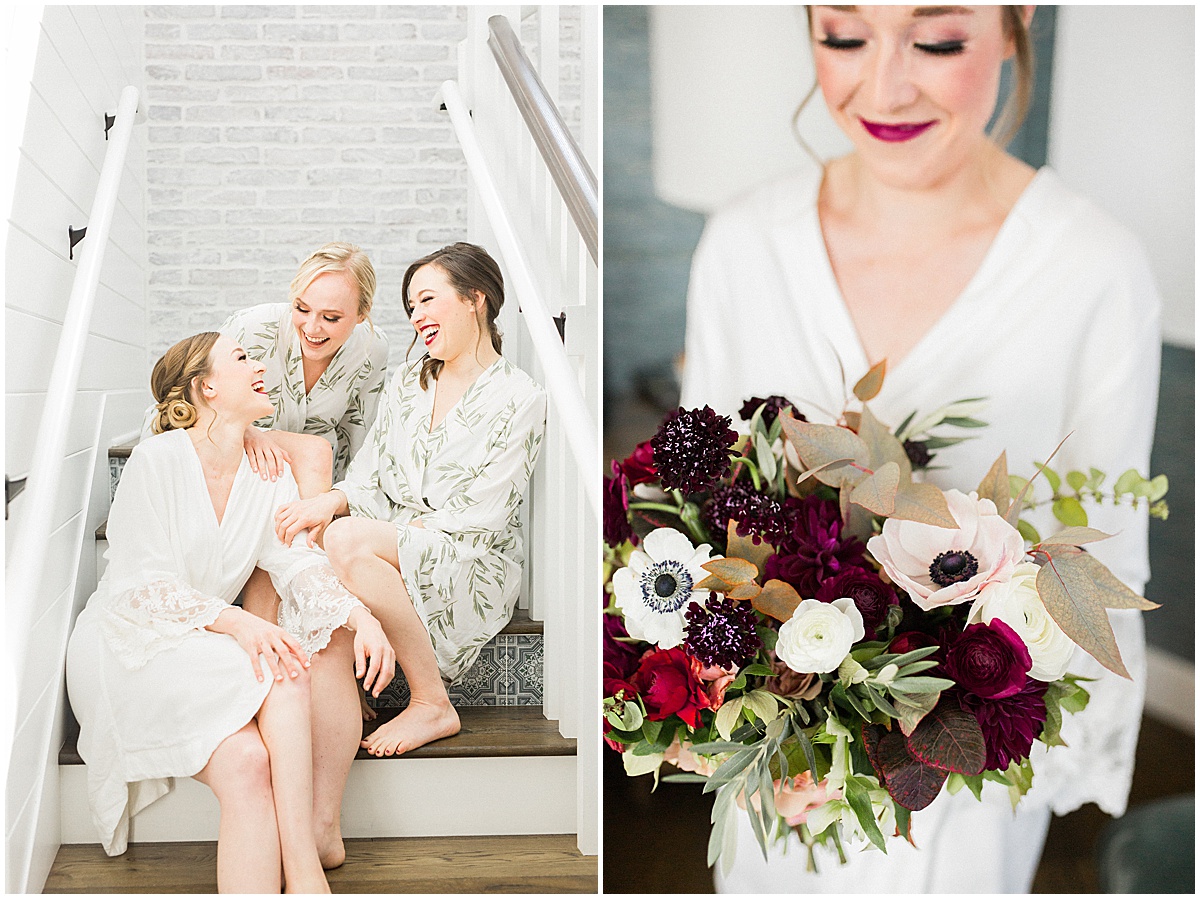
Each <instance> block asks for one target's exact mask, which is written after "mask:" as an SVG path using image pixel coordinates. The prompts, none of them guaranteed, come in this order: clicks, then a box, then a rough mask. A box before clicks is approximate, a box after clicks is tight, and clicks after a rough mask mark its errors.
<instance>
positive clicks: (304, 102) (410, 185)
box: [145, 6, 580, 365]
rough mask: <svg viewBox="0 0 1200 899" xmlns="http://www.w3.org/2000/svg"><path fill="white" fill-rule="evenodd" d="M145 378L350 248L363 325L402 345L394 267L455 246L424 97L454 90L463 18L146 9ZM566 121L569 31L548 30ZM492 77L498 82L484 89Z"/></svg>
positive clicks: (451, 173) (429, 11)
mask: <svg viewBox="0 0 1200 899" xmlns="http://www.w3.org/2000/svg"><path fill="white" fill-rule="evenodd" d="M145 12H146V19H145V22H146V25H145V42H146V44H145V61H146V62H145V71H146V81H147V94H148V108H147V114H148V116H149V123H148V147H149V148H148V153H147V179H146V180H147V231H148V235H147V238H148V245H149V246H148V249H149V268H150V275H149V287H148V294H149V295H148V300H149V309H150V341H149V353H150V359H149V360H148V362H147V364H148V365H149V364H150V363H151V362H152V361H153V359H156V358H157V357H158V355H159V354H161V352H162V351H163V350H164V349H166V347H168V346H169V345H170V344H171V343H173V342H174V341H175V340H177V339H179V338H180V337H183V336H186V335H187V334H191V333H194V332H196V331H199V330H204V329H206V328H212V327H215V326H216V325H218V324H219V323H220V322H221V321H222V320H223V319H224V317H225V316H226V315H227V314H228V313H229V312H231V311H233V310H235V309H239V308H242V307H245V306H248V305H252V304H254V303H261V302H278V301H283V300H284V299H286V294H287V285H288V283H289V282H290V281H291V278H292V276H293V275H294V274H295V269H296V267H297V265H298V264H299V263H300V261H301V260H303V259H304V257H305V256H307V255H308V253H309V252H311V251H312V250H313V249H315V248H316V247H317V246H319V245H320V244H322V243H324V242H326V241H329V240H348V241H352V242H354V243H357V244H359V245H360V246H362V247H363V249H365V250H366V251H367V253H368V254H369V255H370V257H371V260H372V262H373V263H374V265H375V270H376V273H377V274H378V276H379V289H378V291H377V293H376V297H375V304H376V305H375V310H374V311H373V313H372V319H373V320H374V321H375V322H376V323H377V324H379V325H380V326H382V327H383V328H385V329H386V330H387V332H388V334H389V335H390V336H391V338H392V351H393V352H392V363H393V365H394V364H395V363H396V362H398V361H399V359H400V358H402V356H403V353H404V351H405V350H406V349H407V345H408V338H409V332H408V326H407V321H406V319H405V318H404V315H403V311H402V310H403V307H402V305H401V303H400V297H399V288H400V281H401V278H402V277H403V274H404V269H405V267H406V266H407V265H408V263H409V262H411V261H412V260H413V259H416V258H418V257H419V256H422V255H424V254H426V253H428V252H429V251H431V250H434V249H436V248H438V247H440V246H442V245H444V244H446V243H449V242H451V241H454V240H461V239H465V237H466V233H467V231H466V208H467V193H466V186H467V173H466V169H465V165H464V163H463V159H462V154H461V152H460V151H459V149H458V146H457V143H456V141H455V138H454V134H453V130H452V128H451V126H450V123H449V119H448V118H447V117H446V114H445V113H443V112H440V111H439V110H438V109H437V108H436V105H435V103H434V97H435V95H436V93H437V89H438V87H439V85H440V84H441V82H442V81H444V80H446V79H448V78H456V77H457V74H458V73H457V55H456V48H457V44H458V42H459V41H461V40H462V39H463V38H464V37H465V34H466V11H465V9H464V8H463V7H459V6H148V7H146V8H145ZM561 30H562V37H561V44H562V52H561V54H560V55H561V57H562V62H561V67H560V78H561V79H562V80H563V83H564V84H563V88H562V91H561V93H562V97H563V99H564V106H565V107H566V111H565V115H566V118H567V120H568V121H569V122H572V123H573V124H574V123H575V122H576V120H577V119H578V117H579V103H578V98H579V87H578V82H579V56H580V54H579V31H580V28H579V20H578V11H577V10H576V14H575V16H574V17H573V18H572V17H567V18H566V20H565V21H564V22H563V25H562V29H561ZM497 77H499V76H498V75H497Z"/></svg>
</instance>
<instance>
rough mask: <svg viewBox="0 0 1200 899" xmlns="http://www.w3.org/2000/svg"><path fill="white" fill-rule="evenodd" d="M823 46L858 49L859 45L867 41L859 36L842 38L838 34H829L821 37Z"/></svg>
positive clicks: (833, 48) (838, 48)
mask: <svg viewBox="0 0 1200 899" xmlns="http://www.w3.org/2000/svg"><path fill="white" fill-rule="evenodd" d="M819 43H821V44H822V45H823V46H825V47H828V48H829V49H830V50H857V49H858V48H859V47H861V46H863V45H864V44H866V41H864V40H860V39H858V38H841V37H837V36H836V35H832V34H827V35H825V37H823V38H821V40H820V42H819Z"/></svg>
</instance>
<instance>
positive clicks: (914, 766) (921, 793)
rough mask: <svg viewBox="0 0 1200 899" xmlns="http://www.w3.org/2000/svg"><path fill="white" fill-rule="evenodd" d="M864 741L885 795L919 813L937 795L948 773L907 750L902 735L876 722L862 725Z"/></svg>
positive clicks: (906, 744)
mask: <svg viewBox="0 0 1200 899" xmlns="http://www.w3.org/2000/svg"><path fill="white" fill-rule="evenodd" d="M863 743H864V745H865V747H866V750H867V757H868V758H869V759H870V760H871V765H872V767H874V768H875V774H876V775H877V776H878V777H879V780H880V782H881V783H882V784H883V787H884V789H885V790H887V791H888V794H889V795H890V796H891V797H892V798H893V799H894V800H896V802H897V803H898V804H899V805H901V806H903V807H904V808H906V809H908V810H909V811H913V812H919V811H920V810H921V809H923V808H925V806H927V805H929V803H931V802H933V800H934V799H936V798H937V795H938V793H940V792H941V791H942V784H944V783H945V782H946V778H947V777H949V776H950V772H948V771H941V770H938V769H937V768H934V767H932V766H931V765H926V764H925V763H924V762H922V761H921V760H920V759H919V758H917V757H916V756H914V755H913V754H912V753H911V752H909V751H908V743H907V741H906V740H905V738H904V735H903V734H901V733H899V732H898V731H889V730H885V729H884V728H882V727H880V726H878V725H868V726H867V727H864V728H863Z"/></svg>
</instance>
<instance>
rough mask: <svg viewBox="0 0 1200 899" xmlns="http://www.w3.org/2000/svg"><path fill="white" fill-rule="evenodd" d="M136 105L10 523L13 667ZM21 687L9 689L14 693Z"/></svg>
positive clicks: (118, 132) (120, 119)
mask: <svg viewBox="0 0 1200 899" xmlns="http://www.w3.org/2000/svg"><path fill="white" fill-rule="evenodd" d="M137 105H138V92H137V88H135V87H133V86H129V87H126V88H125V89H124V90H123V91H122V92H121V100H120V103H119V104H118V106H117V115H116V121H115V123H114V125H113V128H112V130H111V131H110V132H109V137H108V140H109V144H108V151H107V152H106V153H105V156H104V165H103V167H102V168H101V170H100V180H99V182H98V184H97V185H96V195H95V199H94V200H93V201H92V211H91V214H90V215H89V216H88V222H87V230H88V234H87V238H86V239H85V240H84V241H83V244H82V248H81V250H80V254H79V267H78V268H77V269H76V272H75V281H74V283H73V284H72V287H71V298H70V300H69V302H68V304H67V312H66V316H65V318H64V321H63V330H62V336H61V337H60V338H59V342H58V350H57V352H56V353H55V357H54V367H53V368H52V369H51V375H50V384H49V388H48V390H47V392H46V404H45V407H44V409H43V411H42V417H41V421H40V423H39V425H38V435H37V442H36V443H35V444H34V446H35V449H34V453H33V461H32V463H31V467H30V471H29V476H28V480H27V483H26V495H25V499H24V502H23V504H22V505H23V509H22V512H23V514H22V515H20V516H19V518H18V520H16V521H14V526H15V527H16V528H17V531H16V535H15V540H14V543H13V549H12V554H11V556H10V557H9V559H8V564H7V568H6V570H5V573H4V587H5V606H6V610H7V625H6V626H7V628H8V640H9V650H10V653H11V657H12V658H15V659H18V660H20V659H22V658H23V657H24V654H25V649H24V646H23V645H22V641H23V640H24V638H25V637H26V636H27V635H28V633H29V625H30V623H31V618H32V616H33V615H34V614H35V613H36V612H37V611H38V608H39V607H38V605H37V603H35V602H34V595H35V590H36V587H37V585H38V583H39V582H40V581H41V578H42V571H43V569H44V567H45V564H46V546H47V543H48V538H49V535H50V531H51V529H52V527H53V516H54V511H55V500H56V499H57V497H58V490H59V483H60V481H61V478H62V461H63V453H64V450H65V448H66V445H67V434H68V432H69V430H70V424H71V410H72V408H73V406H74V404H75V392H76V388H77V387H78V385H79V371H80V368H81V366H82V364H83V354H84V346H85V344H86V343H87V338H88V332H89V330H90V328H91V321H92V308H93V307H94V305H95V301H96V286H97V284H98V283H99V281H100V269H101V267H102V266H103V263H104V251H105V249H106V248H107V247H108V234H109V229H110V226H111V224H112V217H113V210H114V208H115V207H116V204H117V193H118V191H119V189H120V182H121V171H122V169H123V168H124V166H125V154H126V152H127V151H128V149H129V138H130V135H131V134H132V132H133V121H134V114H135V113H136V112H137ZM18 670H20V667H19V665H18ZM21 686H22V685H21V684H18V685H17V687H18V690H20V688H21Z"/></svg>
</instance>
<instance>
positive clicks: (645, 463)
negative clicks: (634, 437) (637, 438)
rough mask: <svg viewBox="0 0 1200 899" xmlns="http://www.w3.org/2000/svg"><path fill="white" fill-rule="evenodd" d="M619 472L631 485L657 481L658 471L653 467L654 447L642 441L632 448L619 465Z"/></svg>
mask: <svg viewBox="0 0 1200 899" xmlns="http://www.w3.org/2000/svg"><path fill="white" fill-rule="evenodd" d="M621 470H622V471H623V472H625V477H627V478H629V483H630V484H631V485H633V484H644V483H646V482H647V481H657V480H658V469H657V468H655V467H654V447H652V446H651V445H650V441H649V440H645V441H642V442H641V443H639V444H638V445H637V446H636V447H635V448H634V450H633V452H632V453H630V454H629V458H628V459H626V460H625V461H624V462H622V463H621Z"/></svg>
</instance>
